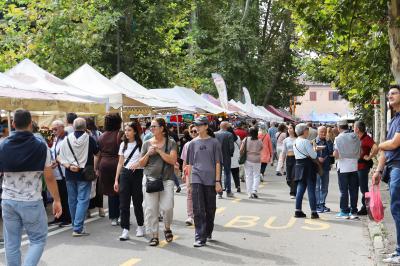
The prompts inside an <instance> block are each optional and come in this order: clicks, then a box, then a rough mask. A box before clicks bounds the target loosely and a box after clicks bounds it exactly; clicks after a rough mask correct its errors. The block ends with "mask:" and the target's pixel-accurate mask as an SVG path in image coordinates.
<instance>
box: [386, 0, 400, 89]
mask: <svg viewBox="0 0 400 266" xmlns="http://www.w3.org/2000/svg"><path fill="white" fill-rule="evenodd" d="M388 8H389V44H390V55H391V59H392V63H391V70H392V74H393V76H394V78H395V80H396V83H397V84H400V27H399V23H398V19H399V17H400V0H389V1H388Z"/></svg>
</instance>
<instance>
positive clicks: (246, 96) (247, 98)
mask: <svg viewBox="0 0 400 266" xmlns="http://www.w3.org/2000/svg"><path fill="white" fill-rule="evenodd" d="M243 94H244V100H245V105H246V112H247V113H249V114H252V113H253V105H252V104H251V97H250V93H249V90H248V89H247V88H246V87H243Z"/></svg>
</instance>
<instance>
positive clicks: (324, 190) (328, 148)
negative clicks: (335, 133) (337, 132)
mask: <svg viewBox="0 0 400 266" xmlns="http://www.w3.org/2000/svg"><path fill="white" fill-rule="evenodd" d="M317 132H318V136H317V137H316V138H315V140H313V146H314V148H315V150H316V151H317V158H318V160H319V161H320V162H321V164H322V168H323V170H324V171H323V174H322V176H320V175H318V174H317V185H316V186H317V187H316V189H315V197H316V200H317V212H319V213H323V212H330V211H331V210H330V209H329V208H328V207H326V205H325V201H326V197H327V196H328V187H329V171H330V170H331V160H330V156H331V155H332V154H333V143H332V141H330V140H327V139H326V132H327V129H326V127H325V126H320V127H319V128H318V131H317Z"/></svg>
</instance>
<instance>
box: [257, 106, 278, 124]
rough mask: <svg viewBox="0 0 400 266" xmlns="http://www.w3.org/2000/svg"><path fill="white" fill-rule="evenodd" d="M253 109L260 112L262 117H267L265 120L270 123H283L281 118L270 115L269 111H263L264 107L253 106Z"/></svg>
mask: <svg viewBox="0 0 400 266" xmlns="http://www.w3.org/2000/svg"><path fill="white" fill-rule="evenodd" d="M255 108H257V109H258V110H260V111H261V113H262V114H264V116H266V117H268V118H267V119H266V120H270V121H271V122H283V121H284V120H283V118H282V117H280V116H277V115H275V114H273V113H271V112H270V111H268V110H267V109H265V107H264V106H255Z"/></svg>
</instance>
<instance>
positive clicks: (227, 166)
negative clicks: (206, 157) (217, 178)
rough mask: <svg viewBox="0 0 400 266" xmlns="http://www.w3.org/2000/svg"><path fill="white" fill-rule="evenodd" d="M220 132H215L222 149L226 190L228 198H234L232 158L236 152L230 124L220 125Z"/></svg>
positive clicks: (224, 122) (223, 122) (225, 122)
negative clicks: (229, 129)
mask: <svg viewBox="0 0 400 266" xmlns="http://www.w3.org/2000/svg"><path fill="white" fill-rule="evenodd" d="M219 127H220V130H219V131H218V132H215V138H216V139H217V140H218V141H219V143H220V144H221V148H222V158H223V160H222V166H223V167H224V175H225V180H224V181H225V182H224V183H225V186H224V188H225V190H226V196H227V197H233V193H232V190H231V157H232V156H233V153H234V152H235V146H234V145H235V144H234V140H233V135H232V133H230V132H229V131H228V128H229V122H227V121H222V122H221V124H220V126H219ZM219 198H222V192H220V193H219Z"/></svg>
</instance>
